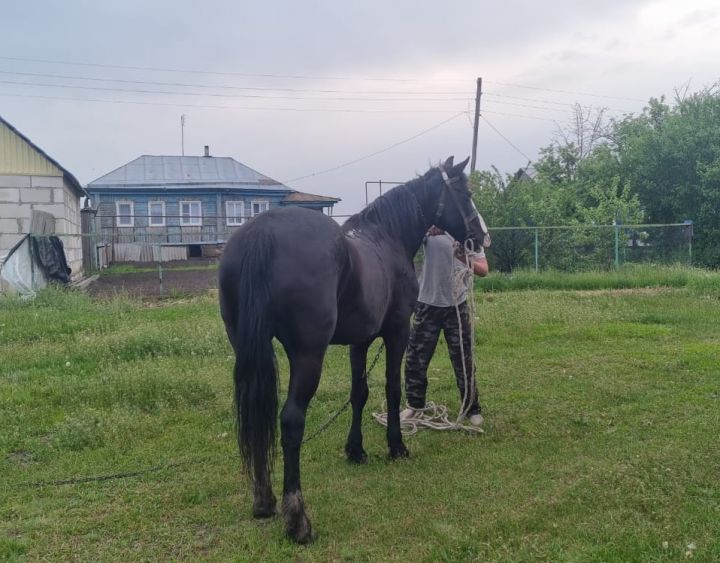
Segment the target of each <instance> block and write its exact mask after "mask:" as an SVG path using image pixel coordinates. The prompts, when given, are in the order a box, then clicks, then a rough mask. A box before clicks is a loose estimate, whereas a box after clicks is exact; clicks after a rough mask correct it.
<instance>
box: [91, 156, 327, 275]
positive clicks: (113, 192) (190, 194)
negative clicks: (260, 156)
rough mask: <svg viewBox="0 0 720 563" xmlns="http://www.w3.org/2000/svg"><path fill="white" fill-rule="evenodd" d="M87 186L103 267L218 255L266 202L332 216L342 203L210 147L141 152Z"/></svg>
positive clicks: (276, 205) (265, 208) (263, 207)
mask: <svg viewBox="0 0 720 563" xmlns="http://www.w3.org/2000/svg"><path fill="white" fill-rule="evenodd" d="M86 190H87V192H88V194H89V195H90V210H91V212H92V211H94V212H95V221H94V232H95V233H96V235H97V241H98V247H99V248H102V249H103V255H104V256H106V258H105V259H104V260H100V262H101V263H100V265H104V264H103V262H105V263H107V262H113V261H120V262H123V261H157V260H161V261H165V260H184V259H187V258H193V257H201V256H216V255H217V254H218V253H219V252H220V251H221V249H222V246H223V244H224V243H225V242H226V241H227V239H228V237H229V236H230V235H231V234H232V232H233V231H234V230H235V229H237V227H239V226H240V225H242V223H244V222H245V221H246V220H247V219H249V218H250V217H253V216H255V215H257V214H259V213H262V212H263V211H266V210H267V209H270V208H271V207H278V206H280V207H282V206H290V205H294V206H301V207H307V208H309V209H315V210H317V211H318V212H319V213H325V212H326V213H328V214H329V215H331V214H332V208H333V206H334V205H335V204H336V203H337V202H338V201H340V200H339V199H338V198H334V197H326V196H320V195H313V194H306V193H302V192H298V191H296V190H293V189H291V188H289V187H288V186H285V185H284V184H281V183H280V182H278V181H276V180H273V179H272V178H270V177H268V176H265V175H263V174H260V173H259V172H256V171H255V170H253V169H252V168H249V167H247V166H245V165H244V164H241V163H239V162H237V161H236V160H234V159H232V158H228V157H213V156H210V153H209V150H208V147H207V146H206V147H205V156H148V155H144V156H141V157H139V158H137V159H135V160H133V161H132V162H129V163H128V164H126V165H124V166H121V167H120V168H118V169H117V170H114V171H112V172H110V173H109V174H106V175H104V176H101V177H100V178H98V179H97V180H93V181H92V182H90V183H89V184H88V185H87V188H86ZM86 207H88V205H87V204H86ZM98 255H100V253H98Z"/></svg>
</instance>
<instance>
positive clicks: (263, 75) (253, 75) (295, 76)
mask: <svg viewBox="0 0 720 563" xmlns="http://www.w3.org/2000/svg"><path fill="white" fill-rule="evenodd" d="M0 59H2V60H6V61H18V62H30V63H44V64H60V65H73V66H86V67H95V68H114V69H122V70H139V71H148V72H179V73H185V74H208V75H214V76H240V77H243V78H281V79H300V80H367V81H374V82H418V80H416V79H411V78H365V77H349V76H311V75H303V74H270V73H245V72H220V71H212V70H198V69H181V68H160V67H147V66H129V65H108V64H100V63H87V62H79V61H58V60H51V59H31V58H25V57H2V56H0Z"/></svg>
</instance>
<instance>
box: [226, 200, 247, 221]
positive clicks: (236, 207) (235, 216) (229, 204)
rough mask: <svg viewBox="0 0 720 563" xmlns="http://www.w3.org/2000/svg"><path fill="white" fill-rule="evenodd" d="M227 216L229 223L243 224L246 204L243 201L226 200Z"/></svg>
mask: <svg viewBox="0 0 720 563" xmlns="http://www.w3.org/2000/svg"><path fill="white" fill-rule="evenodd" d="M225 217H226V218H227V224H228V225H242V223H243V221H244V220H245V204H244V203H243V202H242V201H226V202H225Z"/></svg>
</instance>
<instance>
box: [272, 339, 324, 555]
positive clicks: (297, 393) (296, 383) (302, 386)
mask: <svg viewBox="0 0 720 563" xmlns="http://www.w3.org/2000/svg"><path fill="white" fill-rule="evenodd" d="M324 355H325V351H324V350H321V351H318V352H316V353H312V352H309V351H304V352H302V353H288V358H289V360H290V385H289V388H288V396H287V401H286V402H285V406H284V407H283V409H282V412H281V414H280V427H281V430H282V448H283V457H284V458H285V459H284V461H285V467H284V470H285V472H284V481H283V502H282V511H283V516H284V517H285V531H286V532H287V534H288V536H290V537H291V538H292V539H294V540H295V541H296V542H298V543H308V542H309V541H311V540H312V539H313V532H312V526H311V524H310V519H309V518H308V517H307V514H305V501H304V499H303V495H302V491H301V489H300V446H301V445H302V439H303V434H304V433H305V414H306V412H307V408H308V405H309V404H310V399H312V397H313V395H315V391H316V390H317V386H318V383H319V382H320V373H321V370H322V362H323V357H324Z"/></svg>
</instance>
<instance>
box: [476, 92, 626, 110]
mask: <svg viewBox="0 0 720 563" xmlns="http://www.w3.org/2000/svg"><path fill="white" fill-rule="evenodd" d="M484 95H485V96H490V97H491V98H507V99H509V100H521V101H527V102H540V103H543V104H552V105H557V106H567V105H568V104H569V102H567V101H564V102H556V101H553V100H546V99H543V98H526V97H523V96H511V95H509V94H494V93H492V92H488V93H485V94H484ZM574 103H579V102H574ZM579 105H581V106H582V107H583V108H585V109H587V108H591V107H592V106H591V105H585V106H583V105H582V104H579ZM601 107H602V109H606V110H609V111H614V112H619V113H630V111H631V110H627V109H620V108H611V107H607V106H601Z"/></svg>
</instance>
